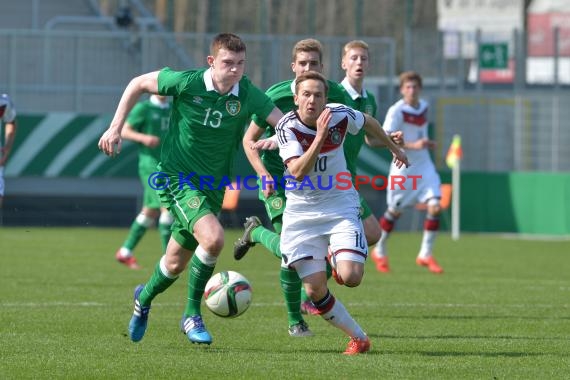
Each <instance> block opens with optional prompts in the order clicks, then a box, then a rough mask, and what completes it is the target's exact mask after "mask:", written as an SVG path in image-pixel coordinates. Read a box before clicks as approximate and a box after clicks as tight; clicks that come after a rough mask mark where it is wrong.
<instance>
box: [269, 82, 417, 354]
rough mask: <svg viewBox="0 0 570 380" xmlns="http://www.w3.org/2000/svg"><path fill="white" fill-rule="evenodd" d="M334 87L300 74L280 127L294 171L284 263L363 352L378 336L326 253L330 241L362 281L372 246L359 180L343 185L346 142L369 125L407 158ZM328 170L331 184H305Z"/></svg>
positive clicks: (352, 281) (351, 350) (351, 282)
mask: <svg viewBox="0 0 570 380" xmlns="http://www.w3.org/2000/svg"><path fill="white" fill-rule="evenodd" d="M327 90H328V86H327V81H326V79H325V78H324V77H323V76H322V75H321V74H319V73H317V72H314V71H309V72H306V73H304V74H302V75H300V76H299V77H298V78H297V80H296V86H295V104H297V105H298V109H297V111H291V112H289V113H287V114H286V115H285V116H284V117H283V118H282V119H281V120H280V121H279V123H278V125H277V127H276V131H277V136H278V139H277V140H278V143H279V154H280V156H281V158H282V159H283V162H284V163H285V166H286V168H287V170H286V174H287V175H288V176H289V178H292V179H288V181H287V184H288V186H287V190H286V191H285V193H286V195H287V204H286V206H285V211H284V213H283V231H282V236H281V237H282V239H281V252H283V256H282V261H281V267H282V268H288V269H292V270H295V271H296V272H297V274H298V276H299V277H300V278H301V279H302V281H303V286H304V287H305V290H306V292H307V294H308V296H309V297H310V299H311V301H312V302H313V304H314V306H315V308H316V309H317V312H318V314H319V315H320V316H321V317H322V318H323V319H324V320H326V321H327V322H329V323H330V324H332V325H333V326H335V327H337V328H339V329H340V330H342V331H343V332H345V333H346V334H347V335H348V336H349V337H350V341H349V343H348V347H347V348H346V350H345V352H344V353H345V354H347V355H355V354H359V353H363V352H367V351H368V350H370V340H369V339H368V337H367V335H366V334H365V333H364V331H363V330H362V328H361V327H360V326H359V325H358V323H356V321H355V320H354V319H353V318H352V317H351V315H350V314H349V312H348V311H347V310H346V308H345V307H344V305H343V304H342V303H341V302H340V301H338V300H336V299H335V297H334V296H333V295H332V294H331V292H330V291H329V289H328V286H327V275H326V260H325V259H326V257H327V251H328V250H329V248H330V254H329V255H330V256H329V262H331V265H332V266H333V268H334V269H333V276H334V277H335V280H336V281H337V282H338V283H339V284H342V285H346V286H348V287H356V286H358V285H359V284H360V282H361V281H362V276H363V275H364V263H365V261H366V257H367V255H368V245H367V244H366V238H365V236H364V228H363V226H362V222H361V220H360V205H359V199H358V193H357V191H356V190H355V189H354V187H350V188H349V189H345V190H341V189H339V188H337V185H338V184H339V183H338V181H337V178H338V174H339V173H344V172H346V171H347V167H346V159H345V157H344V151H343V148H342V144H343V141H344V139H345V136H346V135H347V134H348V133H351V134H355V133H358V132H359V130H360V129H361V128H365V129H366V132H367V133H370V134H371V135H373V136H374V137H375V138H377V139H379V140H382V141H383V142H384V144H385V145H386V146H387V147H388V148H389V149H390V150H391V151H392V152H393V154H394V155H395V157H396V164H397V165H400V166H401V165H403V164H407V159H406V155H405V153H403V151H402V150H401V149H400V148H399V147H398V145H396V144H394V143H393V142H392V141H391V140H390V138H389V137H388V136H387V135H386V134H385V133H384V131H383V130H382V127H381V126H380V123H378V121H377V120H376V119H374V118H372V117H371V116H368V115H366V114H364V113H362V112H359V111H356V110H354V109H352V108H349V107H347V106H344V105H342V104H338V103H337V104H334V103H332V104H326V100H327ZM323 177H324V178H329V183H328V184H327V189H321V188H319V186H315V187H312V186H301V184H304V183H306V180H307V179H309V180H310V181H311V183H313V184H318V183H320V181H319V179H320V178H323ZM329 185H330V187H328V186H329ZM333 263H336V265H334V264H333Z"/></svg>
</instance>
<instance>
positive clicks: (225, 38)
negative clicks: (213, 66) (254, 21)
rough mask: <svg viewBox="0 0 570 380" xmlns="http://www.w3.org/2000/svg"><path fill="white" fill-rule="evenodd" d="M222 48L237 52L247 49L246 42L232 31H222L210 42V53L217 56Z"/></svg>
mask: <svg viewBox="0 0 570 380" xmlns="http://www.w3.org/2000/svg"><path fill="white" fill-rule="evenodd" d="M220 49H227V50H230V51H233V52H235V53H241V52H242V51H245V43H244V42H243V41H242V39H241V38H240V37H238V36H237V35H235V34H232V33H220V34H218V35H217V36H216V37H214V39H213V40H212V43H211V44H210V55H212V56H214V57H215V56H216V55H217V54H218V51H220Z"/></svg>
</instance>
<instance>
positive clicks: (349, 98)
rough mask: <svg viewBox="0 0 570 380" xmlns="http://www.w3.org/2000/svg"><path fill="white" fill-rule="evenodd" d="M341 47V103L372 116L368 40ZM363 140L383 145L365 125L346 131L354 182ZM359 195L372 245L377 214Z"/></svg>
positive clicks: (374, 106)
mask: <svg viewBox="0 0 570 380" xmlns="http://www.w3.org/2000/svg"><path fill="white" fill-rule="evenodd" d="M342 51H343V55H342V61H341V67H342V69H343V70H344V71H345V74H346V76H345V77H344V79H343V80H342V82H341V83H340V84H341V86H342V89H343V91H344V92H345V94H346V101H345V103H344V104H346V105H347V106H349V107H351V108H354V109H355V110H358V111H360V112H364V113H366V114H368V115H370V116H372V117H374V118H375V117H376V111H377V107H378V106H377V104H376V99H375V98H374V95H372V93H371V92H370V91H367V90H365V89H364V78H365V76H366V73H367V71H368V66H369V64H370V61H369V53H368V44H367V43H366V42H364V41H360V40H355V41H350V42H348V43H347V44H346V45H344V47H343V50H342ZM364 142H366V144H367V145H369V146H373V147H383V146H384V145H383V143H382V142H381V141H378V140H376V139H374V138H373V137H372V136H370V135H368V134H366V133H365V131H364V129H361V130H360V132H358V133H357V134H355V135H352V134H348V135H347V136H346V140H345V141H344V144H343V145H344V155H345V158H346V166H347V168H348V170H349V171H350V174H351V175H352V182H353V183H354V178H355V177H356V174H357V172H356V163H357V158H358V154H359V153H360V149H361V148H362V145H364ZM359 197H360V208H361V215H360V217H361V219H362V224H363V225H364V231H365V234H366V241H367V242H368V245H369V246H372V245H374V244H376V243H377V242H378V240H379V239H380V234H381V231H380V226H379V225H378V218H377V217H376V216H375V215H374V214H373V213H372V210H371V209H370V206H368V203H367V202H366V200H365V199H364V198H363V197H362V195H360V194H359Z"/></svg>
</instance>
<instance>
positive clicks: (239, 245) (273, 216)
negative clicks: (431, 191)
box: [234, 38, 377, 337]
mask: <svg viewBox="0 0 570 380" xmlns="http://www.w3.org/2000/svg"><path fill="white" fill-rule="evenodd" d="M291 58H292V61H291V70H292V71H293V73H294V74H295V78H297V77H299V75H301V74H303V73H305V72H307V71H316V72H322V70H323V64H322V58H323V47H322V45H321V43H320V42H319V41H318V40H315V39H312V38H309V39H304V40H301V41H298V42H297V43H296V44H295V46H294V47H293V51H292V57H291ZM327 83H328V86H329V102H334V103H342V104H344V103H345V95H344V93H343V91H342V88H341V86H340V85H339V84H338V83H334V82H332V81H327ZM266 94H267V95H268V96H269V97H270V98H271V100H272V101H273V103H275V105H276V106H277V108H279V109H280V110H281V111H282V112H283V113H286V112H289V111H291V110H295V109H297V107H296V105H295V100H294V94H295V79H290V80H286V81H283V82H279V83H277V84H275V85H273V86H271V87H270V88H269V89H268V90H267V92H266ZM274 135H275V129H274V128H273V127H272V126H271V125H269V124H267V123H265V122H263V120H259V119H258V118H255V117H254V118H253V120H252V122H251V124H250V126H249V128H248V129H247V131H246V133H245V136H244V138H243V145H244V150H245V153H246V155H247V158H248V159H249V162H250V163H251V165H252V167H253V168H254V169H255V171H256V173H257V176H258V178H260V179H261V180H260V181H258V185H259V199H260V200H261V201H262V202H263V203H264V204H265V210H266V212H267V216H268V217H269V219H270V220H271V224H272V225H273V229H274V231H271V230H268V229H267V228H265V227H263V226H262V225H261V221H260V220H259V218H257V217H256V216H252V217H249V218H247V219H246V222H245V224H244V227H245V232H244V235H243V236H242V238H241V239H239V240H238V241H237V242H235V244H234V257H235V258H236V260H240V259H241V258H242V257H243V256H244V255H245V254H246V253H247V251H248V250H249V248H250V247H252V246H254V245H255V244H256V243H261V244H262V245H263V246H265V247H266V248H267V249H268V250H269V251H270V252H271V253H272V254H273V255H275V257H277V258H278V259H279V260H281V251H280V249H279V244H280V240H279V234H280V233H281V227H282V224H283V210H284V209H285V190H284V188H283V186H282V184H280V183H279V182H280V181H279V179H280V178H282V177H283V172H284V167H283V160H282V159H281V157H279V151H277V150H264V151H262V153H259V152H258V151H257V150H256V149H251V146H252V145H253V144H255V143H256V142H257V141H258V140H259V139H260V138H261V137H262V136H263V137H264V138H269V137H271V136H274ZM273 180H275V181H277V183H278V186H275V185H274V184H273V183H272V182H271V181H273ZM376 224H377V223H376ZM280 284H281V289H282V292H283V295H284V298H285V304H286V307H287V316H288V318H287V319H288V323H289V328H288V331H289V335H291V336H293V337H303V336H311V335H313V334H312V332H311V331H310V330H309V327H308V325H307V323H306V322H305V320H304V319H303V316H302V315H301V288H302V285H301V280H300V279H299V276H298V275H297V273H296V272H295V271H294V270H291V269H288V268H282V269H281V273H280ZM306 302H307V304H308V306H307V307H308V308H309V309H310V308H311V306H312V305H311V304H310V301H308V299H307V301H306Z"/></svg>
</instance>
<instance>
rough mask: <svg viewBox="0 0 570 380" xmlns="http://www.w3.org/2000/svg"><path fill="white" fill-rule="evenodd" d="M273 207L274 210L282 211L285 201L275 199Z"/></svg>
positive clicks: (272, 203) (272, 202)
mask: <svg viewBox="0 0 570 380" xmlns="http://www.w3.org/2000/svg"><path fill="white" fill-rule="evenodd" d="M271 207H272V208H274V209H275V210H281V208H282V207H283V199H281V198H275V199H273V200H272V201H271Z"/></svg>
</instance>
